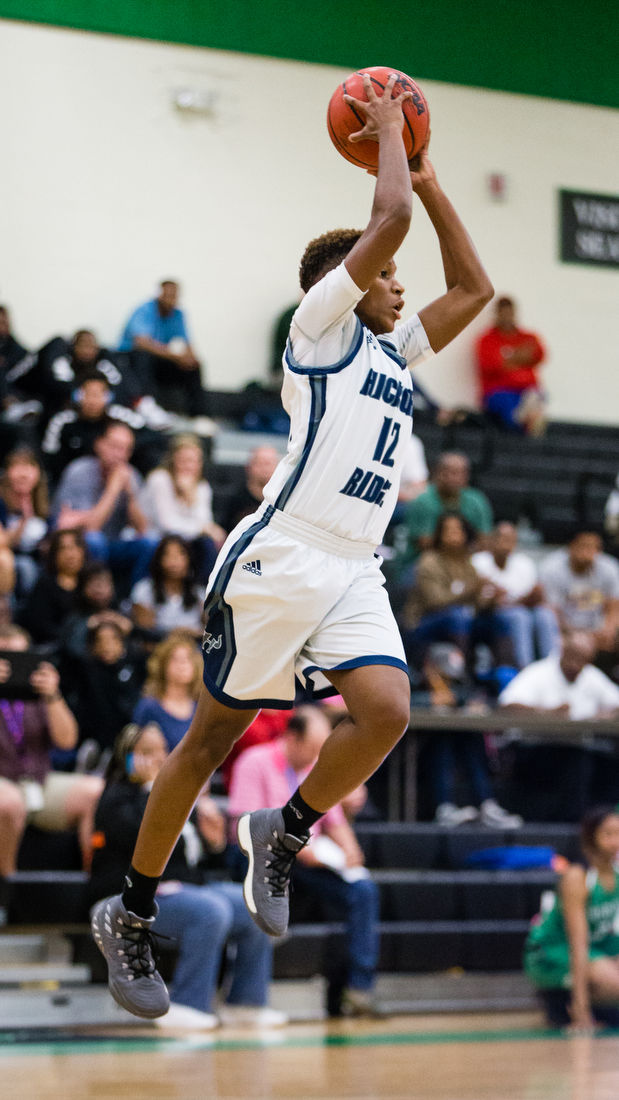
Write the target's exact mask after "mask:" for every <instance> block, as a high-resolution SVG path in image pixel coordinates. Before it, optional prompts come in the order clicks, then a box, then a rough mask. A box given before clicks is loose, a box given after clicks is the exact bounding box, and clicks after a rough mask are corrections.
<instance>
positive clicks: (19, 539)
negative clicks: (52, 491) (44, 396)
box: [0, 447, 49, 601]
mask: <svg viewBox="0 0 619 1100" xmlns="http://www.w3.org/2000/svg"><path fill="white" fill-rule="evenodd" d="M48 516H49V502H48V496H47V478H46V476H45V473H44V471H43V469H42V467H41V463H40V462H39V460H38V458H37V456H36V454H35V453H34V451H32V450H30V448H29V447H19V448H18V449H17V450H15V451H12V452H11V453H10V454H9V455H7V458H6V461H5V464H4V473H3V475H2V479H1V481H0V525H1V526H2V528H4V531H5V533H6V541H5V545H6V546H9V547H10V548H11V550H12V551H13V554H14V561H15V569H16V573H17V579H16V588H15V595H16V598H17V600H18V601H19V600H22V599H23V598H24V597H25V596H27V594H28V592H29V591H30V589H31V588H32V586H33V585H34V583H35V581H36V579H37V577H38V575H39V566H38V561H37V557H38V551H39V548H40V546H41V543H42V542H43V540H44V538H45V536H46V535H47V531H48Z"/></svg>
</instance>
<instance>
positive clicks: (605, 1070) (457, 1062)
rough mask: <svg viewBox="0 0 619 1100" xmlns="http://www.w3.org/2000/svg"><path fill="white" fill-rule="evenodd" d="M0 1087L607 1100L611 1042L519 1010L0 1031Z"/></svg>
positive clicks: (108, 1098)
mask: <svg viewBox="0 0 619 1100" xmlns="http://www.w3.org/2000/svg"><path fill="white" fill-rule="evenodd" d="M22 1036H23V1033H22ZM0 1081H1V1082H2V1084H1V1086H0V1095H2V1097H7V1100H8V1098H10V1100H60V1098H62V1100H95V1098H105V1100H207V1098H208V1100H617V1097H618V1096H619V1034H618V1033H612V1034H611V1033H606V1034H600V1035H597V1036H595V1037H594V1038H587V1037H579V1038H576V1037H567V1036H565V1035H563V1034H560V1033H554V1032H552V1033H549V1032H546V1031H544V1029H543V1028H542V1027H541V1022H540V1018H539V1016H537V1015H534V1014H524V1013H521V1014H511V1015H508V1014H500V1015H496V1016H492V1017H490V1016H482V1015H466V1016H453V1015H451V1016H425V1017H412V1016H399V1017H393V1018H391V1019H389V1020H384V1021H380V1022H372V1023H352V1022H337V1023H335V1022H331V1023H328V1024H303V1025H291V1026H289V1027H288V1028H285V1029H282V1030H277V1031H272V1032H270V1033H265V1032H263V1033H261V1034H252V1033H251V1032H248V1031H245V1032H241V1031H235V1032H233V1031H227V1030H226V1031H225V1032H223V1031H221V1032H219V1033H217V1034H215V1035H204V1034H203V1035H202V1036H200V1035H199V1034H194V1035H191V1036H183V1037H181V1036H177V1037H175V1036H173V1035H166V1036H165V1037H164V1036H163V1035H162V1034H161V1033H158V1035H157V1037H153V1031H152V1030H149V1031H146V1030H137V1029H136V1028H131V1030H130V1031H124V1032H123V1031H122V1030H121V1029H118V1028H116V1029H114V1028H111V1029H106V1030H104V1031H102V1030H101V1029H99V1030H98V1031H97V1032H94V1031H92V1030H89V1029H84V1030H83V1031H81V1032H80V1031H74V1032H72V1033H67V1034H66V1035H62V1034H53V1035H50V1036H48V1037H47V1038H46V1039H43V1040H42V1039H41V1038H40V1037H39V1036H35V1037H33V1041H29V1042H27V1043H24V1042H23V1041H21V1039H20V1033H17V1032H14V1033H12V1034H11V1033H10V1032H7V1031H5V1032H4V1033H0Z"/></svg>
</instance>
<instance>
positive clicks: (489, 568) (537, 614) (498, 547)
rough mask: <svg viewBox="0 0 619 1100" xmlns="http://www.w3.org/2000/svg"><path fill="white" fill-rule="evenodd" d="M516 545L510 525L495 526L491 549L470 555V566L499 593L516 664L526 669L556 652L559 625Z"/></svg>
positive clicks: (527, 559) (531, 564)
mask: <svg viewBox="0 0 619 1100" xmlns="http://www.w3.org/2000/svg"><path fill="white" fill-rule="evenodd" d="M517 542H518V532H517V531H516V528H515V527H514V525H513V523H506V522H503V523H497V525H496V527H495V528H494V531H493V532H492V537H491V541H490V549H489V550H480V551H479V552H478V553H477V554H473V557H472V562H473V565H474V566H475V569H476V570H477V572H478V573H479V575H480V576H481V577H485V578H487V579H488V580H489V581H492V583H493V584H494V585H495V586H496V588H497V589H498V590H499V593H500V596H499V600H500V606H501V612H502V614H503V615H504V616H505V618H506V620H507V621H508V624H509V631H510V635H511V639H512V645H513V648H514V657H515V659H516V664H517V665H518V668H526V666H527V665H530V664H531V662H532V661H534V660H535V657H536V656H538V657H548V655H549V654H550V653H553V652H555V651H556V650H558V648H559V624H558V622H557V618H556V615H555V613H554V611H553V610H552V608H551V607H549V606H548V605H547V604H545V603H544V593H543V590H542V588H541V585H540V584H539V583H538V577H537V568H536V565H535V562H534V561H533V559H532V558H530V557H529V556H528V554H523V553H522V552H521V551H519V550H517V549H516V546H517Z"/></svg>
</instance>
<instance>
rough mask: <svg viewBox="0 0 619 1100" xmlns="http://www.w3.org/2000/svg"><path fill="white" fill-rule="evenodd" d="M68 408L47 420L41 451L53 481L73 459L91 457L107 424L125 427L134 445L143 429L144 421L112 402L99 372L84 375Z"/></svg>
mask: <svg viewBox="0 0 619 1100" xmlns="http://www.w3.org/2000/svg"><path fill="white" fill-rule="evenodd" d="M72 397H73V401H72V405H71V407H70V408H67V409H62V410H61V411H60V412H57V413H55V414H54V416H52V417H51V419H50V420H49V422H48V424H47V428H46V429H45V435H44V436H43V443H42V444H41V450H42V451H43V454H44V455H45V461H46V463H47V466H48V469H49V470H50V472H51V473H52V474H53V476H54V478H58V476H59V475H60V474H61V473H62V471H63V470H64V468H65V466H68V465H69V463H70V462H72V461H73V460H74V459H76V458H82V457H83V456H84V455H92V454H94V445H95V441H96V439H97V438H98V436H100V435H101V431H102V430H103V429H104V428H105V426H106V425H107V423H108V421H109V420H116V421H119V422H122V423H124V424H128V425H129V427H130V428H131V430H132V431H133V432H135V433H136V443H137V440H138V439H139V435H140V433H141V432H142V431H143V429H144V427H145V421H144V417H142V416H140V414H139V413H137V412H134V411H133V410H132V409H128V408H125V407H124V406H123V405H119V404H117V403H116V402H115V401H114V395H113V390H112V388H111V387H110V383H109V380H108V379H107V378H106V376H105V375H104V374H102V373H101V372H100V371H93V372H92V373H91V374H87V375H85V377H84V378H83V379H82V382H81V384H80V386H79V387H78V388H77V389H75V390H74V391H73V395H72Z"/></svg>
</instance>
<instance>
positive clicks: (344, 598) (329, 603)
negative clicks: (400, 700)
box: [202, 505, 408, 709]
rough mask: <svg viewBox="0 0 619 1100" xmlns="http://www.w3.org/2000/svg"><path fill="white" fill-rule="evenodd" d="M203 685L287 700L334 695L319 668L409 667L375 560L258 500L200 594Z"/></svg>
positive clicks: (226, 698) (240, 704) (235, 695)
mask: <svg viewBox="0 0 619 1100" xmlns="http://www.w3.org/2000/svg"><path fill="white" fill-rule="evenodd" d="M205 609H206V627H205V631H204V639H203V644H202V650H203V656H204V683H205V684H206V687H207V688H208V690H209V691H210V692H211V694H212V695H214V697H215V698H216V699H218V700H219V702H221V703H224V704H225V705H226V706H229V707H234V708H238V709H244V708H246V709H254V708H256V707H275V708H279V709H285V708H289V707H292V705H293V703H294V697H295V676H296V677H297V678H298V679H299V680H300V682H301V684H302V685H303V686H304V687H305V688H306V690H307V691H308V692H309V694H310V697H314V698H317V697H320V696H321V695H329V694H333V693H334V689H333V688H332V687H331V686H330V684H329V682H328V679H327V678H326V677H325V676H323V675H321V672H322V670H324V671H326V672H329V670H336V669H339V670H344V669H349V668H357V667H359V666H361V665H372V664H376V665H393V666H395V667H397V668H401V669H403V671H405V672H407V673H408V667H407V664H406V659H405V656H404V648H403V646H402V641H401V638H400V633H399V631H398V628H397V625H396V622H395V619H394V616H393V612H392V610H391V606H390V604H389V600H388V597H387V593H386V591H385V588H384V577H383V575H382V573H381V570H380V558H379V557H378V556H377V555H376V554H375V552H374V548H373V547H372V546H370V545H369V544H366V543H356V542H352V541H351V540H348V539H341V538H338V537H337V536H336V535H331V534H329V533H328V532H326V531H322V530H321V529H320V528H318V527H314V526H313V525H311V524H308V523H305V522H303V521H302V520H299V519H296V518H294V517H291V516H288V515H286V514H285V513H284V512H281V511H278V510H276V509H274V508H273V507H272V506H271V505H268V506H267V505H262V506H261V507H260V508H259V509H258V511H257V512H256V513H254V515H252V516H247V517H246V518H245V519H243V520H242V521H241V522H240V523H239V524H238V525H237V527H236V528H235V529H234V531H232V533H231V534H230V535H229V536H228V538H227V540H226V542H225V543H224V545H223V547H222V549H221V551H220V553H219V557H218V558H217V561H216V563H215V567H214V569H213V573H212V575H211V579H210V581H209V585H208V588H207V590H206V599H205Z"/></svg>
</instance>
